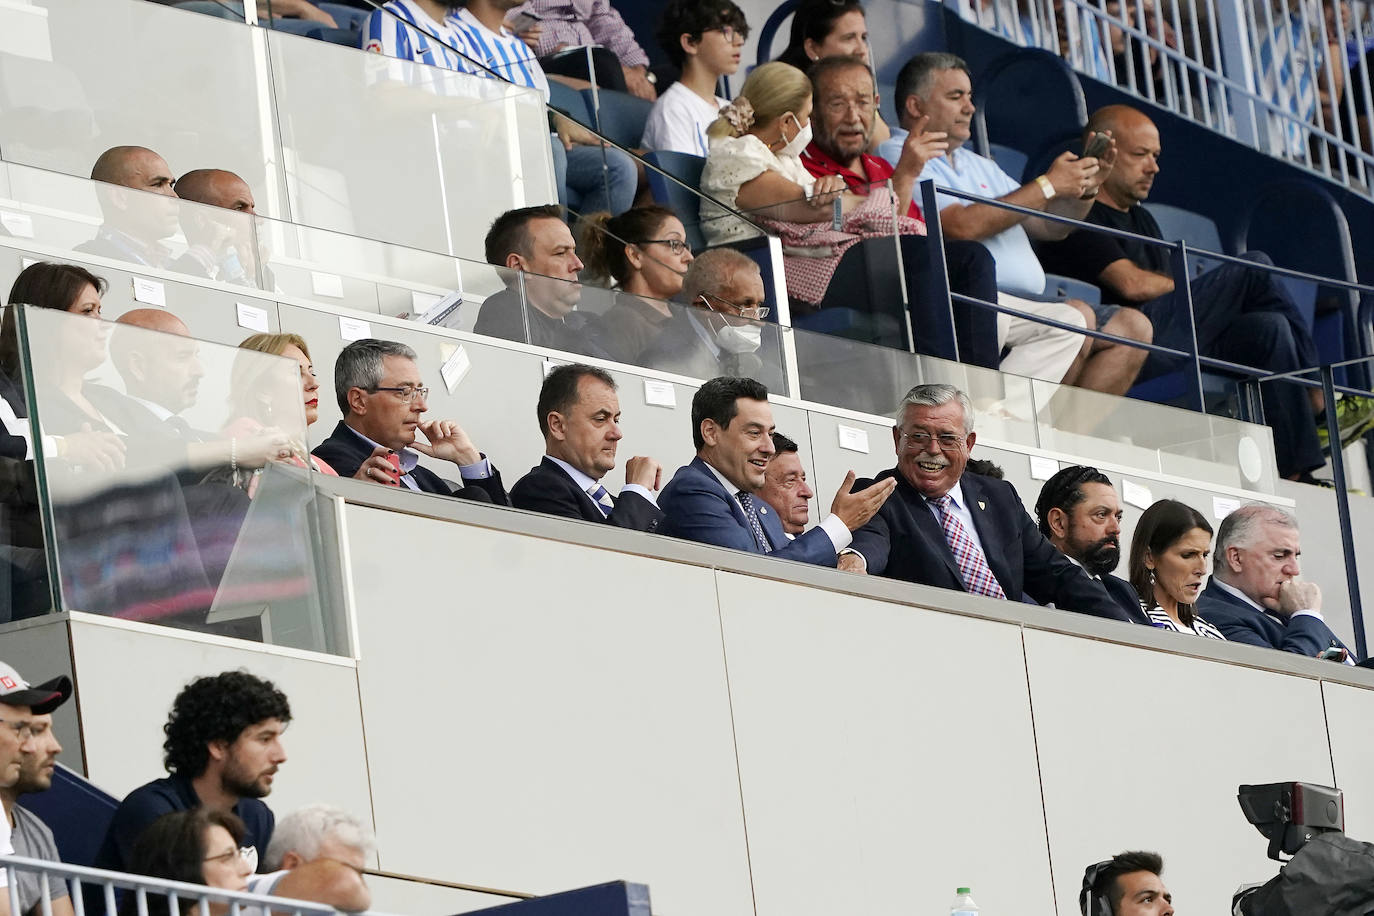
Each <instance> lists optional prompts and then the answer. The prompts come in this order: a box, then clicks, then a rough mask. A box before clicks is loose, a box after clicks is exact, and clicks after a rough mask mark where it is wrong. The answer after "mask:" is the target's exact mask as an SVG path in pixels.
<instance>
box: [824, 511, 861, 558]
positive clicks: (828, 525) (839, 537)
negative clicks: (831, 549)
mask: <svg viewBox="0 0 1374 916" xmlns="http://www.w3.org/2000/svg"><path fill="white" fill-rule="evenodd" d="M820 528H821V530H823V531H824V532H825V533H826V534H827V535H829V536H830V543H832V544H834V545H835V553H839V552H840V551H841V550H844V549H845V548H846V547H848V546H849V542H850V541H852V540H854V532H852V531H850V530H849V526H848V525H846V524H845V523H844V522H842V521H840V517H839V516H838V515H835V514H834V513H833V512H832V513H831V514H830V515H827V516H826V517H825V518H824V519H822V520H821V524H820Z"/></svg>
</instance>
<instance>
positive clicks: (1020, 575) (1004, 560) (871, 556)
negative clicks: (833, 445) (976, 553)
mask: <svg viewBox="0 0 1374 916" xmlns="http://www.w3.org/2000/svg"><path fill="white" fill-rule="evenodd" d="M889 477H895V478H897V489H896V490H894V491H893V493H892V495H891V496H889V497H888V500H887V502H885V503H883V507H882V508H881V509H879V510H878V514H877V515H875V516H873V518H871V519H869V521H868V524H866V525H864V526H863V527H862V528H860V529H859V530H858V531H856V532H854V543H852V544H850V545H849V546H850V548H851V549H852V550H855V551H857V552H858V553H860V554H863V557H864V560H865V561H867V563H868V572H869V573H870V574H872V575H885V576H888V577H890V578H893V579H905V580H906V581H908V582H919V583H921V584H922V585H937V586H939V587H941V588H952V589H958V590H959V591H967V589H965V588H964V580H963V579H962V578H960V576H959V566H958V564H957V563H956V562H955V560H954V554H953V552H952V551H951V550H950V549H949V543H948V542H947V541H946V540H945V532H944V529H943V528H941V527H940V523H939V521H938V520H936V518H935V515H934V513H932V512H931V511H930V507H929V505H927V503H926V501H925V497H923V496H921V494H920V492H918V491H917V490H916V488H915V487H913V486H912V485H911V484H910V483H908V482H907V480H906V478H905V477H903V476H902V475H901V474H899V473H897V469H896V468H890V469H888V470H886V471H883V472H882V473H881V474H879V475H878V477H877V479H876V480H860V481H858V482H856V483H855V484H854V489H856V490H861V489H864V488H865V487H869V486H872V485H873V484H874V483H876V482H878V481H881V480H886V479H887V478H889ZM960 485H961V486H962V488H963V491H964V499H965V501H966V502H967V503H968V508H969V514H970V515H971V516H973V524H974V527H976V528H977V529H978V539H979V541H981V542H982V545H983V554H984V556H986V558H987V563H988V568H989V569H991V570H992V574H993V575H994V576H996V577H997V581H998V583H999V584H1000V585H1001V586H1002V591H1003V592H1004V593H1006V594H1007V595H1008V596H1009V597H1011V598H1012V599H1013V600H1015V599H1017V598H1020V596H1021V595H1022V594H1023V593H1024V594H1026V595H1029V596H1030V597H1031V598H1033V599H1035V600H1036V601H1037V602H1039V603H1040V604H1049V603H1051V602H1052V603H1053V604H1054V606H1055V607H1058V608H1062V609H1064V610H1069V611H1078V612H1081V613H1084V614H1092V615H1093V616H1096V617H1107V618H1110V619H1112V620H1122V621H1126V622H1128V623H1129V622H1131V619H1132V618H1130V617H1129V616H1127V614H1126V612H1125V611H1124V610H1122V609H1121V608H1120V607H1118V606H1117V602H1116V601H1114V600H1112V598H1111V596H1110V595H1108V594H1107V592H1106V590H1105V589H1104V588H1103V586H1102V585H1101V584H1100V583H1098V582H1094V581H1093V580H1092V579H1090V578H1089V577H1088V574H1087V573H1085V572H1084V571H1083V570H1082V569H1081V568H1079V567H1078V566H1075V565H1074V564H1073V563H1072V562H1071V561H1070V560H1069V558H1068V557H1066V556H1064V555H1063V554H1062V553H1060V552H1059V550H1058V549H1057V548H1055V546H1054V545H1053V544H1051V543H1050V542H1049V541H1048V540H1046V539H1045V536H1044V535H1042V534H1041V533H1040V530H1039V529H1038V528H1037V527H1036V526H1035V522H1034V520H1032V519H1031V517H1030V515H1029V514H1027V512H1026V509H1025V506H1023V505H1022V503H1021V497H1019V496H1017V495H1016V489H1015V488H1014V487H1013V486H1012V485H1011V484H1009V483H1007V482H1006V481H1004V480H995V479H993V478H991V477H983V476H981V475H978V474H965V475H964V476H963V477H962V478H961V480H960Z"/></svg>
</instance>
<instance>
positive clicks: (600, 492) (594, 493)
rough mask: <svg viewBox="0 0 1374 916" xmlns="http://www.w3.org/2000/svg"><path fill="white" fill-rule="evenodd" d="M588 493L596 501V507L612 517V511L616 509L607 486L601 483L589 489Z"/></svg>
mask: <svg viewBox="0 0 1374 916" xmlns="http://www.w3.org/2000/svg"><path fill="white" fill-rule="evenodd" d="M587 495H588V496H590V497H591V498H592V502H594V503H596V507H597V508H598V509H600V510H601V514H602V515H604V516H606V517H610V514H611V511H612V510H614V509H615V503H613V502H611V494H610V493H607V492H606V488H605V487H603V486H602V485H601V484H599V483H598V484H597V485H596V486H595V487H589V488H588V489H587Z"/></svg>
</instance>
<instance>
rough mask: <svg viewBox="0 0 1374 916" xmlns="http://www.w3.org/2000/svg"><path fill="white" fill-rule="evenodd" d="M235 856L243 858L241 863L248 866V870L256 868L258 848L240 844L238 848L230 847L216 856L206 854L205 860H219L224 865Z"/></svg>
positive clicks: (255, 869)
mask: <svg viewBox="0 0 1374 916" xmlns="http://www.w3.org/2000/svg"><path fill="white" fill-rule="evenodd" d="M235 856H237V857H238V858H240V859H242V860H243V863H244V864H245V865H247V866H248V870H249V871H257V870H258V848H257V847H256V846H240V847H239V848H238V849H231V850H229V851H228V852H222V853H220V854H219V855H217V856H206V857H205V861H206V862H220V863H222V864H224V865H228V864H229V863H231V862H233V861H234V857H235Z"/></svg>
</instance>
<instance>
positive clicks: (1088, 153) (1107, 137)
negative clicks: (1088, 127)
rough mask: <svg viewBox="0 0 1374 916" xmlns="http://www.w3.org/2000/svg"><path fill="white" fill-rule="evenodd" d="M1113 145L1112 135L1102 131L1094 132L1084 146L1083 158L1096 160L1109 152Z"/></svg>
mask: <svg viewBox="0 0 1374 916" xmlns="http://www.w3.org/2000/svg"><path fill="white" fill-rule="evenodd" d="M1111 145H1112V135H1111V134H1109V133H1107V132H1106V131H1102V130H1095V131H1093V135H1092V136H1091V137H1089V138H1088V142H1087V143H1085V144H1083V158H1084V159H1089V158H1091V159H1096V158H1098V157H1099V156H1101V155H1102V154H1103V153H1105V152H1106V151H1107V147H1109V146H1111Z"/></svg>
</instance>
